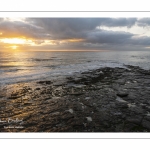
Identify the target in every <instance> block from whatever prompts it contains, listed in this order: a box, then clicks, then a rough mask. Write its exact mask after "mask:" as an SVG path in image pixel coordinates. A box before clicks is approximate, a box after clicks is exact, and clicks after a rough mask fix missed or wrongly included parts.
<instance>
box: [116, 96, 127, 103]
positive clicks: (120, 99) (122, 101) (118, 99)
mask: <svg viewBox="0 0 150 150" xmlns="http://www.w3.org/2000/svg"><path fill="white" fill-rule="evenodd" d="M116 101H118V102H120V103H127V101H125V100H123V99H122V98H121V97H118V96H117V98H116Z"/></svg>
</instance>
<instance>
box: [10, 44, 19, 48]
mask: <svg viewBox="0 0 150 150" xmlns="http://www.w3.org/2000/svg"><path fill="white" fill-rule="evenodd" d="M10 47H11V48H12V49H17V47H18V46H16V45H13V46H10Z"/></svg>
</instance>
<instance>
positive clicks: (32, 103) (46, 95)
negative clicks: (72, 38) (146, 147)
mask: <svg viewBox="0 0 150 150" xmlns="http://www.w3.org/2000/svg"><path fill="white" fill-rule="evenodd" d="M126 67H127V68H119V67H116V68H109V67H105V68H100V69H96V70H90V71H86V72H83V73H81V74H75V75H74V76H70V77H67V78H66V79H62V80H59V81H57V80H56V81H50V80H42V81H38V82H37V83H34V86H29V83H23V84H21V83H20V84H16V85H15V86H14V87H13V86H12V87H11V89H6V90H5V91H1V93H0V99H1V100H0V105H1V108H0V132H149V131H150V98H149V97H150V92H149V90H150V70H144V69H141V68H140V67H137V66H129V65H127V66H126ZM31 84H32V83H31Z"/></svg>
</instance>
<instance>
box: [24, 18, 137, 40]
mask: <svg viewBox="0 0 150 150" xmlns="http://www.w3.org/2000/svg"><path fill="white" fill-rule="evenodd" d="M136 20H137V19H136V18H129V19H127V18H38V19H37V18H27V19H26V21H27V22H30V23H31V24H34V25H38V26H40V27H42V28H43V29H44V30H45V32H47V33H49V34H50V35H51V37H53V38H55V39H67V38H84V36H85V35H86V34H87V32H91V31H93V30H95V29H96V27H100V26H107V27H126V26H127V27H131V26H133V25H134V24H135V22H136Z"/></svg>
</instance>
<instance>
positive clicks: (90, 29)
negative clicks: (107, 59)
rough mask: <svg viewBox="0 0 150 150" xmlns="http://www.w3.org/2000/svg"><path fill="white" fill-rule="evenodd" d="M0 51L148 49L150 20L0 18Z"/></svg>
mask: <svg viewBox="0 0 150 150" xmlns="http://www.w3.org/2000/svg"><path fill="white" fill-rule="evenodd" d="M0 50H12V51H13V50H150V18H0Z"/></svg>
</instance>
